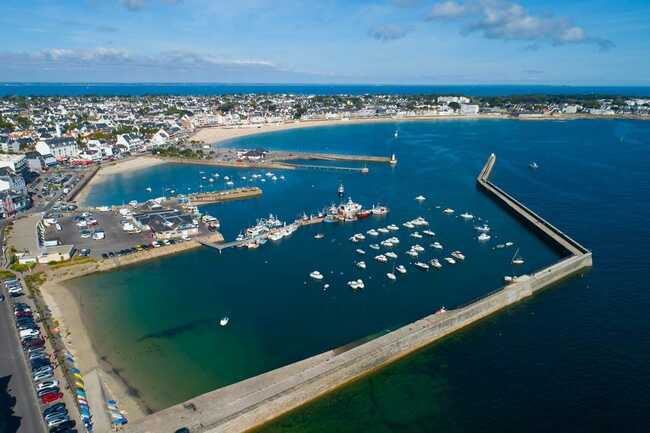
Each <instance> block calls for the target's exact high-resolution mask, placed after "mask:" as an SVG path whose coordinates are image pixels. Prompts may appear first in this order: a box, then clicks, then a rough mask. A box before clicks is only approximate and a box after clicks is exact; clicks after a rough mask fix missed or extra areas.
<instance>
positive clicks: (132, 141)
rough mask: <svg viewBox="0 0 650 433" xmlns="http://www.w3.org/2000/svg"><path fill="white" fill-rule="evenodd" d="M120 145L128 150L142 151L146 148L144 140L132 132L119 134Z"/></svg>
mask: <svg viewBox="0 0 650 433" xmlns="http://www.w3.org/2000/svg"><path fill="white" fill-rule="evenodd" d="M117 145H118V147H120V148H122V149H124V150H126V151H127V152H131V153H134V152H142V151H143V150H144V141H143V140H142V139H141V138H140V137H137V136H135V135H132V134H120V135H118V136H117Z"/></svg>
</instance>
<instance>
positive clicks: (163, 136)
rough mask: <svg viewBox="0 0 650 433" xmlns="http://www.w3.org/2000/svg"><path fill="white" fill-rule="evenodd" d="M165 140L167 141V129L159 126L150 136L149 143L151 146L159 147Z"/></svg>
mask: <svg viewBox="0 0 650 433" xmlns="http://www.w3.org/2000/svg"><path fill="white" fill-rule="evenodd" d="M167 141H169V134H168V133H167V131H165V130H164V129H162V128H160V129H159V130H158V132H156V133H155V134H154V135H153V137H151V140H150V141H149V143H150V145H151V147H160V146H163V145H164V144H165V143H167Z"/></svg>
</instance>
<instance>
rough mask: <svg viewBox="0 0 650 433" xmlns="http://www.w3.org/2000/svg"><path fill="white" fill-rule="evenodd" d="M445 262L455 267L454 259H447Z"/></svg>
mask: <svg viewBox="0 0 650 433" xmlns="http://www.w3.org/2000/svg"><path fill="white" fill-rule="evenodd" d="M445 261H446V262H447V263H449V264H450V265H455V264H456V260H454V259H452V258H451V257H445Z"/></svg>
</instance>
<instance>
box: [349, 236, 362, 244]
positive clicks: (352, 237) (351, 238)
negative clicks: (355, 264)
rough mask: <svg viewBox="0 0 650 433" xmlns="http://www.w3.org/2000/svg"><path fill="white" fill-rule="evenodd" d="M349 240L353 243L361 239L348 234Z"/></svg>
mask: <svg viewBox="0 0 650 433" xmlns="http://www.w3.org/2000/svg"><path fill="white" fill-rule="evenodd" d="M350 240H351V241H352V242H355V243H356V242H361V239H359V238H358V237H356V236H350Z"/></svg>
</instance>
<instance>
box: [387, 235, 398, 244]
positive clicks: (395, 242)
mask: <svg viewBox="0 0 650 433" xmlns="http://www.w3.org/2000/svg"><path fill="white" fill-rule="evenodd" d="M386 240H387V241H388V242H390V243H391V244H395V245H397V244H399V238H396V237H395V236H393V237H390V238H388V239H386Z"/></svg>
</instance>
